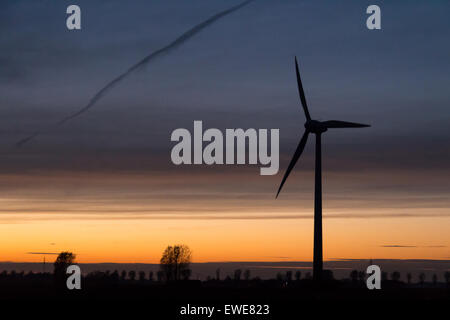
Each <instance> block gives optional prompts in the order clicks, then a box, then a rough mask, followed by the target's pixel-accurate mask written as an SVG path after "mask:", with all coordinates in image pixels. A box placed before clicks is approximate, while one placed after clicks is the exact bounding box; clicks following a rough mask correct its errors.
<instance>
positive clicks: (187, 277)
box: [181, 268, 192, 280]
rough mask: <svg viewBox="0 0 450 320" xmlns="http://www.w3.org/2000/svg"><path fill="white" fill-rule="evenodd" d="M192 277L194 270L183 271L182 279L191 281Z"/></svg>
mask: <svg viewBox="0 0 450 320" xmlns="http://www.w3.org/2000/svg"><path fill="white" fill-rule="evenodd" d="M191 275H192V270H191V269H189V268H187V269H183V270H181V279H183V280H189V278H190V277H191Z"/></svg>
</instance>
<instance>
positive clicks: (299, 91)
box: [295, 57, 311, 120]
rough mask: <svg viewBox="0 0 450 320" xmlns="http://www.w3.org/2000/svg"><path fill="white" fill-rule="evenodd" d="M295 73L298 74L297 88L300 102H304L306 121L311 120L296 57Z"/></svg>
mask: <svg viewBox="0 0 450 320" xmlns="http://www.w3.org/2000/svg"><path fill="white" fill-rule="evenodd" d="M295 73H296V74H297V86H298V94H299V95H300V101H301V102H302V106H303V111H304V112H305V116H306V119H308V120H311V116H310V115H309V111H308V105H307V104H306V97H305V92H304V91H303V86H302V79H300V71H298V63H297V57H295Z"/></svg>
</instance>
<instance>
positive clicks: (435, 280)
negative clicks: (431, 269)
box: [433, 273, 437, 286]
mask: <svg viewBox="0 0 450 320" xmlns="http://www.w3.org/2000/svg"><path fill="white" fill-rule="evenodd" d="M433 285H434V286H436V285H437V274H436V273H435V274H433Z"/></svg>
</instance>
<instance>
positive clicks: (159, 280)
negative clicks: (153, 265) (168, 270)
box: [156, 270, 164, 282]
mask: <svg viewBox="0 0 450 320" xmlns="http://www.w3.org/2000/svg"><path fill="white" fill-rule="evenodd" d="M156 278H157V279H158V282H161V281H163V278H164V272H163V271H162V270H159V271H158V272H157V273H156Z"/></svg>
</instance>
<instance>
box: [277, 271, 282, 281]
mask: <svg viewBox="0 0 450 320" xmlns="http://www.w3.org/2000/svg"><path fill="white" fill-rule="evenodd" d="M276 279H277V280H278V281H283V275H282V274H281V273H280V272H278V273H277V278H276Z"/></svg>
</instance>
